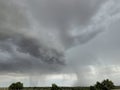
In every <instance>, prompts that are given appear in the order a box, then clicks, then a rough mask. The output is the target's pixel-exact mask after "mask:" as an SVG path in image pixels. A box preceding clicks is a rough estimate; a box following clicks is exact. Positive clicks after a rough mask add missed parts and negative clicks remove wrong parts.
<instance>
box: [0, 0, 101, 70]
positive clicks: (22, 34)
mask: <svg viewBox="0 0 120 90" xmlns="http://www.w3.org/2000/svg"><path fill="white" fill-rule="evenodd" d="M0 2H1V3H0V4H1V6H0V10H1V13H0V17H1V25H0V29H1V31H0V34H1V37H0V42H1V44H0V49H1V51H4V52H1V55H2V54H6V53H7V54H8V57H7V56H6V57H3V58H6V59H5V60H4V59H2V58H1V61H0V64H1V65H0V67H1V71H11V72H12V71H13V72H15V71H18V72H24V71H26V70H27V69H29V68H30V67H32V69H33V70H34V71H37V70H38V69H37V68H40V70H41V71H44V68H45V69H46V70H47V69H48V71H49V69H51V68H53V67H54V66H56V65H64V64H65V60H64V52H61V49H62V48H56V47H58V46H57V45H58V44H61V45H63V46H62V47H63V48H65V49H68V48H69V47H71V46H74V45H76V43H75V40H77V42H79V43H80V44H81V43H86V42H88V41H89V40H90V39H91V38H93V37H94V36H96V35H97V34H98V33H99V31H93V32H91V31H89V32H85V33H83V34H81V35H77V36H72V35H71V34H70V33H71V31H70V30H72V29H73V28H74V27H79V26H80V25H83V26H85V25H87V24H88V23H89V21H90V19H91V17H92V15H94V13H95V12H96V10H97V9H98V8H99V3H100V2H101V1H99V0H97V1H96V0H91V1H89V0H84V1H83V0H81V1H78V0H75V1H73V0H70V1H69V2H68V1H63V0H61V1H58V0H57V1H56V0H51V1H50V0H46V1H45V0H41V1H38V0H36V1H34V2H33V1H27V0H26V2H22V1H21V2H18V1H14V0H11V1H7V0H5V1H3V0H2V1H0ZM88 3H89V5H88ZM72 25H73V26H74V27H73V28H72V27H71V26H72ZM52 29H53V30H52ZM54 29H55V30H54ZM45 30H46V31H45ZM79 31H81V30H79ZM51 33H52V37H53V38H56V39H55V40H52V38H51V36H49V34H51ZM56 33H57V34H56ZM51 41H52V42H51ZM56 42H57V43H58V44H54V43H56ZM47 44H49V45H47ZM46 65H48V66H46ZM50 67H51V68H50ZM23 68H24V69H23ZM57 68H58V69H59V67H57ZM57 68H55V69H57ZM32 69H31V70H30V71H33V70H32ZM28 71H29V70H28ZM53 71H54V69H53Z"/></svg>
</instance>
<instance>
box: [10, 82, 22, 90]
mask: <svg viewBox="0 0 120 90" xmlns="http://www.w3.org/2000/svg"><path fill="white" fill-rule="evenodd" d="M22 89H23V83H21V82H16V83H12V84H11V85H10V86H9V90H22Z"/></svg>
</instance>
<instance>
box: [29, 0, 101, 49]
mask: <svg viewBox="0 0 120 90" xmlns="http://www.w3.org/2000/svg"><path fill="white" fill-rule="evenodd" d="M102 1H103V0H101V1H100V0H69V1H68V0H36V1H32V0H29V1H28V2H27V3H29V4H30V5H29V8H30V10H31V12H33V13H34V14H33V15H34V16H35V17H36V18H37V20H39V22H40V24H41V25H42V26H43V27H47V28H49V29H56V30H57V32H58V33H59V39H60V40H61V43H62V44H63V45H64V47H65V48H67V49H69V48H70V47H72V46H74V45H75V40H76V39H78V41H79V42H80V43H85V42H86V41H89V40H90V39H92V38H93V37H94V36H96V34H97V33H94V32H92V33H91V32H90V33H87V35H86V34H84V35H81V36H71V35H70V32H71V31H73V30H72V29H74V28H79V27H80V26H86V25H87V24H88V23H89V21H90V20H91V17H92V16H93V15H94V14H95V13H96V11H97V10H98V9H99V6H100V3H101V2H102ZM79 32H81V28H79ZM95 32H99V31H95ZM89 35H90V36H89ZM86 36H87V37H89V38H85V39H84V37H86ZM87 39H88V40H87Z"/></svg>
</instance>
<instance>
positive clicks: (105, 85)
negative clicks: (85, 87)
mask: <svg viewBox="0 0 120 90" xmlns="http://www.w3.org/2000/svg"><path fill="white" fill-rule="evenodd" d="M94 87H95V90H111V89H113V88H114V84H113V82H112V81H110V80H109V79H106V80H103V81H102V82H101V83H100V82H96V84H95V86H94ZM90 88H91V89H90V90H93V89H92V88H93V87H90Z"/></svg>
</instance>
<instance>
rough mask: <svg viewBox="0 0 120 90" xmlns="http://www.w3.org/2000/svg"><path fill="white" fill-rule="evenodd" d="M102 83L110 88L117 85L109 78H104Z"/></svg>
mask: <svg viewBox="0 0 120 90" xmlns="http://www.w3.org/2000/svg"><path fill="white" fill-rule="evenodd" d="M102 85H103V86H105V87H107V88H108V89H112V88H114V86H115V85H114V84H113V82H112V81H110V80H109V79H106V80H103V81H102Z"/></svg>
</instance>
